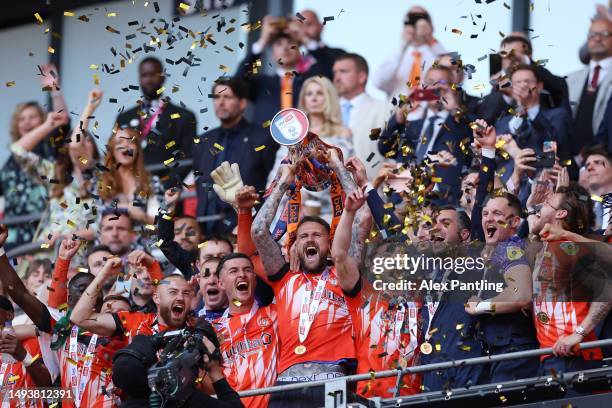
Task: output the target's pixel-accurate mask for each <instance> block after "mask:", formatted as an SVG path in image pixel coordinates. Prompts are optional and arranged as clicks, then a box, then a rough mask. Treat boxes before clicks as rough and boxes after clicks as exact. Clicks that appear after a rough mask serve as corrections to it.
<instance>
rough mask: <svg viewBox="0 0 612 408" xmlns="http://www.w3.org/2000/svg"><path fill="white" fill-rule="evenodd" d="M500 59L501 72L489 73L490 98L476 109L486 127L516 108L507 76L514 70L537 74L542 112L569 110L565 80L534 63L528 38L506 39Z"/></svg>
mask: <svg viewBox="0 0 612 408" xmlns="http://www.w3.org/2000/svg"><path fill="white" fill-rule="evenodd" d="M499 56H500V58H501V66H500V68H501V71H499V72H491V73H490V75H491V81H492V83H493V84H494V87H493V89H492V90H491V93H489V95H487V96H485V97H484V98H483V99H482V103H481V104H479V105H478V109H477V110H476V116H477V117H478V118H481V119H484V120H485V121H487V122H488V123H494V122H495V121H496V120H498V119H499V118H501V117H502V116H503V115H505V114H508V110H509V109H510V108H514V107H516V105H517V103H518V102H517V101H516V100H515V99H514V94H513V93H512V88H511V87H510V85H511V81H510V76H511V74H512V72H513V71H514V69H515V67H516V66H519V65H529V66H531V67H533V69H534V70H535V71H536V72H537V75H538V78H540V80H541V81H542V91H541V92H540V99H539V103H540V105H541V106H542V107H543V108H544V109H552V108H564V109H566V110H569V105H568V90H567V85H566V83H565V80H564V79H563V78H561V77H558V76H556V75H553V74H552V73H551V72H550V71H548V70H547V69H546V68H544V66H543V65H540V64H537V63H536V62H535V61H534V60H533V46H532V44H531V41H530V40H529V38H528V37H527V36H526V35H525V34H524V33H522V32H513V33H511V34H510V35H508V36H507V37H505V38H504V39H503V40H502V41H501V44H500V51H499Z"/></svg>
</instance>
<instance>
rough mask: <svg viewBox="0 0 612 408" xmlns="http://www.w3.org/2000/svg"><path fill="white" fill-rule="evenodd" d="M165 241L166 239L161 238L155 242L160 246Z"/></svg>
mask: <svg viewBox="0 0 612 408" xmlns="http://www.w3.org/2000/svg"><path fill="white" fill-rule="evenodd" d="M163 243H164V240H163V239H160V240H159V241H157V242H156V243H155V246H156V247H158V248H159V247H160V246H161V244H163Z"/></svg>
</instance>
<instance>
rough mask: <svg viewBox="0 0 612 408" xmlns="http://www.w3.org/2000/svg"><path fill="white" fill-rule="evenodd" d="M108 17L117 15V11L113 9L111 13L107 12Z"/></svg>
mask: <svg viewBox="0 0 612 408" xmlns="http://www.w3.org/2000/svg"><path fill="white" fill-rule="evenodd" d="M106 17H117V12H115V11H111V12H109V13H106Z"/></svg>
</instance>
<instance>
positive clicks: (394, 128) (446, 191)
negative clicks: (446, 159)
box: [378, 112, 472, 203]
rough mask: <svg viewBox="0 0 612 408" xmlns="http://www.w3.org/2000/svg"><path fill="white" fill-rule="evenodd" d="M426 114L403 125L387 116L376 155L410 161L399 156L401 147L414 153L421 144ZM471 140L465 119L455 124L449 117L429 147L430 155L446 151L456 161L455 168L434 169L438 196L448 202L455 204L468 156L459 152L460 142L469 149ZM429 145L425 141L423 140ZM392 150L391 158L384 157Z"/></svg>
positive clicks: (467, 122) (408, 158) (411, 157)
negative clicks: (437, 179) (439, 194)
mask: <svg viewBox="0 0 612 408" xmlns="http://www.w3.org/2000/svg"><path fill="white" fill-rule="evenodd" d="M426 116H427V115H426V112H425V113H424V115H423V119H419V120H414V121H409V122H406V124H405V125H400V124H398V123H397V121H396V120H395V115H392V116H391V119H390V120H389V123H388V125H387V128H386V129H385V130H384V131H383V132H382V134H381V137H380V138H379V140H378V149H379V151H380V153H381V154H382V155H383V156H385V157H391V158H393V159H396V160H397V161H398V162H404V163H406V162H408V161H411V160H414V156H413V155H407V156H404V155H403V154H401V152H402V147H403V146H404V145H408V146H410V147H412V148H413V149H414V151H416V150H417V144H418V143H423V140H422V138H421V137H420V136H421V133H422V131H423V125H424V124H425V119H424V118H425V117H426ZM471 137H472V129H470V127H469V121H468V119H467V118H465V117H462V118H461V119H460V121H459V122H456V121H455V119H454V118H453V117H452V116H451V115H449V116H448V117H447V118H446V121H445V122H444V123H443V125H442V126H441V127H440V129H439V131H438V135H437V137H436V140H435V142H434V144H433V146H432V149H431V151H432V152H439V151H441V150H446V151H449V152H450V153H452V154H453V156H455V158H456V159H457V164H456V165H455V166H449V167H445V168H442V167H436V177H440V178H441V179H442V181H441V182H439V183H438V186H439V187H440V192H441V193H442V196H443V197H444V196H447V197H446V198H447V200H446V201H448V202H450V203H455V202H457V201H458V200H459V197H460V193H461V170H462V168H463V166H464V165H467V164H468V161H469V159H468V157H467V156H466V155H465V153H464V152H463V151H462V149H461V146H460V142H461V141H465V142H464V146H466V147H467V146H469V145H470V143H471V142H470V141H471ZM425 142H426V143H429V141H425ZM391 150H393V151H395V154H393V155H392V156H387V154H388V153H389V152H390V151H391Z"/></svg>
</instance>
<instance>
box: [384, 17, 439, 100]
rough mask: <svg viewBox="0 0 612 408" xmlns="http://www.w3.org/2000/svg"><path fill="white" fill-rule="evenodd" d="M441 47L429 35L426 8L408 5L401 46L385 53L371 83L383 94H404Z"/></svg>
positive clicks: (432, 60) (427, 66)
mask: <svg viewBox="0 0 612 408" xmlns="http://www.w3.org/2000/svg"><path fill="white" fill-rule="evenodd" d="M444 52H445V51H444V47H443V46H442V44H440V43H439V42H438V41H437V40H436V39H435V38H434V37H433V24H432V21H431V17H430V15H429V13H428V12H427V10H425V9H424V8H423V7H420V6H414V7H412V8H410V10H409V11H408V13H407V14H406V17H405V18H404V29H403V31H402V44H401V47H400V48H399V49H398V50H397V51H395V52H394V53H393V54H391V55H389V56H388V57H387V58H385V60H384V61H383V63H382V64H381V65H380V67H379V69H378V71H376V72H375V73H374V75H373V77H372V80H373V81H374V85H375V86H376V87H377V88H378V89H380V90H381V91H383V92H385V93H386V94H387V97H388V98H389V99H391V98H392V97H397V96H398V94H403V95H406V94H407V93H408V90H409V88H413V87H417V86H418V85H420V82H421V80H422V79H423V76H424V75H423V73H424V72H427V70H428V69H429V67H430V66H431V65H432V64H433V63H434V61H435V60H436V58H437V57H438V56H439V55H441V54H443V53H444ZM406 84H410V87H408V86H407V85H406Z"/></svg>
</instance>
